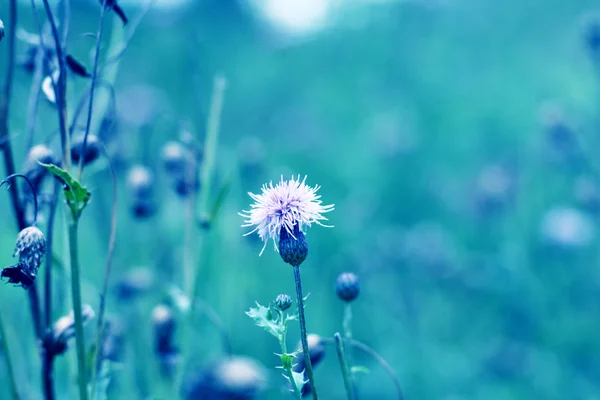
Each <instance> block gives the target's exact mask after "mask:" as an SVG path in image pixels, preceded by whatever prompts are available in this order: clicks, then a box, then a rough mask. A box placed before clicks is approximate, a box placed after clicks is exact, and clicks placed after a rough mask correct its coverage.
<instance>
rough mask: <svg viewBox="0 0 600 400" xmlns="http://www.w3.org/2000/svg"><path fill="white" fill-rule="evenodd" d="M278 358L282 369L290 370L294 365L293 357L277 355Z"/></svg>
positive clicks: (292, 355)
mask: <svg viewBox="0 0 600 400" xmlns="http://www.w3.org/2000/svg"><path fill="white" fill-rule="evenodd" d="M278 355H279V358H281V364H282V365H283V368H284V369H288V368H292V366H293V365H294V357H295V355H294V354H293V353H292V354H278Z"/></svg>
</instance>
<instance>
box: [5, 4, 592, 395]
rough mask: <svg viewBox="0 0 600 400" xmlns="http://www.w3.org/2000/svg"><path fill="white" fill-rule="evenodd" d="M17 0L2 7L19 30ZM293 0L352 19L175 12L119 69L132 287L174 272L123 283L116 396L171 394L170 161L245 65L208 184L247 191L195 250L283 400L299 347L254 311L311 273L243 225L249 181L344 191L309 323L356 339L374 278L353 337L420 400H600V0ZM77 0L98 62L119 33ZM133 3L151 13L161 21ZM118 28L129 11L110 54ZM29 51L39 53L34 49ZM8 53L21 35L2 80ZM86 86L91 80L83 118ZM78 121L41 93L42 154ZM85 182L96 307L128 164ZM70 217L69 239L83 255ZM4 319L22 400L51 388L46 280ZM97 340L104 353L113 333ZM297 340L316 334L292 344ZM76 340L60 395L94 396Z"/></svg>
mask: <svg viewBox="0 0 600 400" xmlns="http://www.w3.org/2000/svg"><path fill="white" fill-rule="evenodd" d="M7 3H8V2H7V1H3V2H2V4H1V6H0V18H2V19H3V20H4V21H5V24H7V21H6V18H7V16H6V15H5V14H6V12H7V11H6V10H7V8H8V4H7ZM270 3H272V2H268V1H265V2H262V4H263V6H264V7H267V5H268V4H270ZM280 3H281V4H280V8H284V9H287V11H288V12H290V13H291V14H292V15H296V13H297V19H300V18H302V17H301V15H303V14H302V12H301V8H302V7H306V8H307V9H308V8H310V7H311V5H312V6H315V7H317V9H318V7H319V4H320V5H321V6H323V4H326V3H327V4H329V7H330V8H329V9H328V10H327V13H325V14H323V15H322V19H321V20H319V21H320V23H321V24H320V25H315V26H308V27H307V26H305V25H302V26H301V27H304V28H306V29H300V28H298V27H297V26H296V28H297V29H294V30H291V29H290V28H289V27H288V28H285V27H284V26H283V25H281V24H282V22H281V21H279V22H276V20H275V19H274V18H275V17H273V18H271V19H270V18H267V17H266V16H265V14H263V12H264V10H265V8H261V7H260V4H261V2H260V1H257V2H255V3H252V4H250V3H246V2H244V1H239V2H238V1H234V0H204V1H190V2H188V3H185V4H182V5H179V6H177V7H164V6H160V7H157V8H155V9H153V10H151V11H150V13H149V14H148V15H147V16H146V17H145V18H144V20H143V22H142V24H141V25H140V27H139V29H138V30H137V31H136V33H135V36H134V37H133V39H132V41H131V43H130V45H129V47H128V49H127V51H126V53H125V55H124V56H123V58H122V61H121V62H120V64H119V67H118V73H117V75H116V81H115V89H116V92H117V103H116V107H117V115H118V117H119V123H118V130H117V133H116V135H117V136H116V137H115V138H113V144H112V146H109V150H110V152H111V156H113V158H114V159H115V160H116V161H117V162H116V164H117V167H118V175H119V192H118V194H119V214H118V218H119V220H118V231H117V247H116V253H115V258H114V269H113V275H112V279H111V282H112V284H111V286H115V284H117V283H118V282H119V280H120V279H122V278H123V277H124V276H126V274H127V272H128V271H131V270H133V269H135V268H138V267H146V268H148V269H149V270H150V271H152V273H153V274H154V284H153V285H152V287H151V289H150V290H148V291H147V292H146V293H145V294H143V295H140V296H137V297H136V298H134V299H129V300H127V301H119V300H118V298H117V297H116V296H115V292H114V291H111V292H110V297H109V298H108V312H109V314H110V316H111V317H113V318H115V319H119V318H121V319H124V320H125V322H126V324H125V325H126V326H127V329H126V331H127V333H126V354H125V359H124V362H123V364H122V365H121V366H120V367H119V368H118V369H117V370H116V371H115V373H114V376H115V380H116V383H115V385H116V386H115V387H114V388H113V389H114V390H112V391H111V392H110V396H109V398H115V399H126V398H127V399H129V398H143V397H144V396H145V395H147V396H149V397H147V398H158V397H153V395H156V393H157V392H158V391H159V390H160V389H157V386H160V385H159V384H158V383H157V382H158V380H157V379H156V370H155V369H156V368H155V364H156V362H155V360H154V357H153V354H152V341H151V333H152V326H151V318H150V314H151V310H152V308H153V307H154V306H155V305H157V304H158V303H159V302H160V301H161V300H162V299H164V297H165V290H166V287H167V284H169V283H170V282H171V281H174V282H180V280H181V266H182V262H183V247H184V230H185V229H184V227H185V222H186V212H185V205H184V204H185V202H184V201H183V200H181V199H180V198H178V197H177V196H176V195H175V194H174V193H173V191H172V190H171V187H170V183H169V180H168V177H167V176H166V174H165V172H164V171H163V170H162V168H161V164H160V154H161V153H160V152H161V147H162V146H163V145H164V143H165V142H167V141H168V140H173V139H176V138H178V137H179V135H180V127H179V126H180V123H183V124H184V125H185V126H187V127H188V128H189V130H190V132H192V133H193V134H194V135H196V137H197V138H198V140H199V141H202V140H203V137H204V133H205V125H206V119H207V115H208V109H209V104H210V94H211V90H212V89H211V88H212V81H213V77H214V76H215V74H222V75H223V76H225V78H226V79H227V90H226V92H225V102H224V108H223V113H222V124H221V129H220V142H219V148H218V155H217V171H216V179H215V186H214V187H212V188H209V190H211V191H212V193H213V194H216V193H217V192H218V191H219V190H220V188H221V187H222V185H224V184H227V183H228V182H229V183H230V190H229V192H228V196H227V198H226V201H225V203H224V205H223V207H222V209H221V212H220V214H219V216H218V218H217V220H216V221H215V222H214V225H213V226H212V228H211V230H210V232H211V234H210V237H209V243H208V246H207V249H208V251H207V252H206V253H205V254H204V255H203V256H202V257H200V256H198V255H196V256H195V262H196V263H197V265H198V273H199V274H200V275H199V276H200V287H199V293H200V297H201V298H202V299H203V300H205V301H206V302H207V303H209V304H210V305H212V307H214V309H215V310H216V311H217V312H218V313H219V315H220V316H221V318H222V319H223V321H224V325H225V327H226V329H227V330H228V332H229V334H230V337H231V341H232V347H233V350H234V353H235V354H240V355H248V356H250V357H253V358H255V359H257V360H259V361H260V362H261V363H262V364H264V365H265V366H266V367H267V368H268V369H269V371H270V374H271V376H270V378H271V379H270V386H269V390H268V391H267V393H266V394H265V397H264V398H265V399H266V398H268V399H279V398H284V395H283V394H282V391H281V385H282V382H283V378H281V377H280V376H279V372H278V371H276V370H275V369H274V368H273V367H274V366H275V365H277V363H278V359H277V357H276V356H274V355H273V352H277V351H278V350H279V349H278V346H277V343H276V341H275V340H274V339H273V338H272V337H271V336H269V335H268V334H267V333H265V332H264V331H262V330H261V329H260V328H258V327H255V326H254V325H253V321H252V320H251V319H250V318H248V317H247V316H246V315H244V312H245V311H247V310H248V308H249V307H251V306H253V305H254V302H255V301H258V302H260V303H261V304H266V303H269V302H270V301H271V300H272V299H274V298H275V296H276V295H277V294H279V293H282V292H285V293H289V294H290V295H293V293H294V286H293V273H292V269H291V268H290V267H289V266H287V265H286V264H284V263H283V262H282V261H281V259H280V257H279V256H278V255H277V253H275V252H273V251H272V247H271V245H270V244H269V245H268V246H267V250H266V251H265V253H264V254H263V255H262V256H261V257H259V256H258V253H259V252H260V249H261V243H259V240H258V238H256V237H254V236H252V237H242V234H243V233H245V232H246V231H245V230H244V229H242V228H241V227H240V225H241V224H242V218H241V217H240V216H239V215H238V214H237V212H238V211H241V210H242V209H247V208H248V206H249V204H250V200H251V199H250V198H249V196H247V194H246V192H248V191H251V192H254V193H256V192H258V191H259V190H260V186H261V185H262V184H263V183H264V182H268V181H270V180H274V181H276V180H279V177H280V176H281V175H284V176H285V177H290V176H291V175H292V174H301V175H307V176H308V179H307V183H308V184H310V185H315V184H319V185H321V186H322V189H321V191H320V194H321V195H322V196H323V201H324V203H325V204H330V203H334V204H335V205H336V209H335V211H334V212H332V213H330V214H329V215H328V216H329V219H330V222H331V224H332V225H334V226H335V227H334V228H332V229H325V228H321V227H316V228H315V227H313V228H312V229H310V230H309V231H308V235H307V240H308V242H309V246H310V255H309V258H308V259H307V261H306V262H305V263H304V264H303V266H302V274H303V280H304V285H305V290H306V291H307V292H310V297H309V299H308V305H307V309H306V312H307V324H308V329H309V331H310V332H313V333H317V334H319V335H322V336H329V337H332V336H333V334H334V333H335V332H337V331H340V330H341V329H342V311H343V304H342V302H341V301H340V300H339V299H338V298H337V297H336V294H335V291H334V283H335V279H336V277H337V275H338V274H340V273H342V272H345V271H351V272H354V273H356V274H357V275H358V276H359V277H360V278H361V285H362V291H361V294H360V297H359V298H358V299H357V300H356V301H355V302H354V303H353V311H354V322H353V330H354V337H355V338H356V339H357V340H360V341H362V342H364V343H366V344H368V345H369V346H371V347H372V348H374V349H375V350H376V351H378V352H379V353H380V354H382V355H383V356H384V357H385V358H386V359H387V360H388V361H389V363H390V364H391V365H392V367H393V368H394V369H395V371H396V372H397V374H398V376H399V379H400V382H401V383H402V385H403V388H404V391H405V395H406V398H407V399H444V400H451V399H452V400H458V399H490V400H496V399H532V398H539V399H585V400H593V399H600V384H599V383H598V382H600V339H598V332H599V331H600V318H599V316H600V296H599V295H598V294H599V291H600V273H599V272H598V271H599V269H598V266H597V265H598V259H599V257H600V246H599V244H600V242H599V241H598V237H597V235H596V230H597V228H598V222H597V216H598V213H599V212H600V182H598V176H599V175H598V174H597V173H596V172H597V171H600V170H597V169H596V168H595V165H596V164H597V161H596V154H595V153H596V149H597V148H598V145H600V136H599V132H600V81H599V80H598V78H599V77H600V75H599V71H600V63H598V64H594V60H593V54H591V51H590V48H589V43H586V29H587V25H586V21H588V18H587V16H589V15H590V14H591V13H593V12H594V11H596V10H595V9H594V7H596V8H598V9H600V7H598V3H597V2H595V1H591V0H590V1H585V0H578V1H571V2H565V1H558V0H531V1H528V2H521V1H504V2H492V1H477V0H437V1H436V0H430V1H425V0H422V1H360V2H358V1H357V2H354V1H338V2H324V1H321V2H319V1H316V0H314V1H307V2H305V3H303V4H304V5H303V6H302V5H300V6H299V5H298V2H292V1H290V2H289V4H286V3H287V1H284V0H281V2H280ZM257 4H258V5H257ZM71 5H72V10H71V12H72V19H71V24H70V31H69V41H68V48H69V51H70V53H71V54H73V55H75V56H76V57H77V58H78V59H79V60H80V61H82V62H83V63H84V64H85V65H88V66H91V65H92V59H91V55H92V54H93V46H94V40H93V39H91V38H90V37H88V36H85V35H84V34H85V33H88V32H95V31H96V29H97V18H98V9H99V7H98V5H97V2H95V1H92V2H84V1H71ZM294 7H300V8H298V9H297V10H298V11H294V10H295V9H294ZM123 8H124V9H125V11H126V12H127V13H128V14H130V16H131V17H132V18H134V16H135V15H136V13H138V12H139V7H137V6H136V5H134V4H130V3H123ZM290 10H292V11H290ZM19 12H20V22H19V26H21V27H22V28H23V29H25V30H27V31H29V32H35V31H36V28H35V25H34V24H33V20H32V14H31V8H30V5H29V2H23V3H22V4H21V6H20V8H19ZM292 20H294V21H296V19H293V18H292ZM307 24H308V23H307ZM112 25H117V26H112ZM118 29H120V21H118V20H117V19H114V16H113V15H112V14H109V18H108V22H107V25H106V30H105V32H108V34H107V37H106V39H105V43H104V47H103V48H107V47H108V43H109V38H108V36H109V35H110V33H111V32H117V31H118ZM598 47H600V46H598ZM25 49H26V45H25V44H24V43H23V42H18V49H17V52H18V53H19V54H23V52H24V51H25ZM6 51H7V50H6V38H5V40H4V41H2V42H0V52H1V54H2V55H1V56H0V72H1V73H2V75H1V76H4V72H5V70H6V57H5V54H6ZM598 51H600V50H598ZM598 60H600V57H599V58H598ZM30 85H31V75H30V74H27V73H26V72H24V71H22V70H20V69H18V70H17V72H16V77H15V87H14V94H13V96H14V97H13V99H12V114H11V120H10V124H11V132H12V135H13V149H14V152H15V155H16V158H17V165H22V161H23V159H24V155H25V153H24V152H25V150H24V147H25V137H24V136H25V135H24V132H25V127H26V119H27V107H26V104H27V98H28V96H29V90H30ZM85 85H86V81H85V80H83V79H81V78H70V81H69V96H70V97H69V98H70V103H69V105H70V107H74V104H76V101H77V100H78V98H79V96H80V93H81V91H82V90H83V88H85ZM70 114H72V112H71V113H70ZM96 117H99V115H97V116H95V122H98V121H99V118H96ZM97 125H98V124H97V123H96V124H95V126H97ZM56 131H57V124H56V115H55V110H54V109H53V108H52V106H50V105H49V104H48V103H46V102H42V104H41V105H40V112H39V120H38V123H37V129H36V136H35V143H38V142H42V141H44V140H46V139H47V138H49V137H52V136H51V135H54V136H55V138H54V139H52V141H51V142H50V143H51V144H52V146H53V148H54V149H55V150H56V151H58V138H57V137H56V136H57V135H56ZM139 163H144V164H146V165H149V166H150V167H151V168H153V169H155V170H156V177H157V186H158V189H157V191H156V195H157V196H156V200H157V205H158V211H157V214H156V215H155V216H154V217H152V218H150V219H149V220H147V221H139V220H136V219H135V218H133V217H132V216H131V213H130V205H131V198H130V197H131V196H130V195H129V193H128V189H127V187H126V185H125V179H126V174H127V168H128V167H130V166H131V165H134V164H139ZM85 183H86V184H87V185H88V187H89V188H90V189H91V190H92V192H93V195H92V198H93V201H92V203H91V204H90V205H89V207H88V209H87V210H86V212H85V214H84V217H83V219H82V221H81V224H80V230H81V234H80V238H81V258H82V265H83V272H82V273H83V282H82V287H83V296H84V298H83V300H84V302H85V303H89V304H91V305H92V306H93V307H94V309H97V305H98V296H99V290H100V288H101V282H102V277H103V273H104V263H105V256H106V248H107V243H108V235H109V218H110V199H111V196H112V189H111V183H110V173H109V170H108V168H107V165H106V163H103V162H98V163H97V164H95V165H94V166H93V167H90V168H89V169H88V172H87V173H86V179H85ZM213 197H214V196H213ZM0 209H2V210H4V213H3V218H2V221H3V222H2V229H1V230H0V237H1V239H2V240H1V241H0V255H2V256H1V257H0V260H2V261H1V262H2V264H3V265H9V264H11V263H12V262H13V260H12V258H11V254H12V251H13V246H14V240H15V238H16V233H17V232H16V228H15V224H14V220H13V215H12V210H11V208H10V204H9V202H8V194H7V193H5V194H4V195H2V196H1V197H0ZM63 211H64V210H62V209H60V212H59V217H58V219H57V224H56V230H55V233H54V234H55V253H56V254H57V255H58V256H59V257H60V258H64V257H63V255H64V254H65V251H66V250H65V246H66V240H65V224H64V222H63V221H64V215H63V214H64V213H63ZM43 226H44V224H42V227H43ZM196 235H197V236H201V235H206V231H204V230H203V229H200V228H198V229H197V230H196ZM196 242H198V243H199V240H196V239H195V243H196ZM56 270H57V273H56V274H55V277H58V280H57V281H56V282H55V287H56V297H57V300H56V302H55V304H56V305H57V309H56V310H55V311H54V314H55V317H56V318H58V317H60V316H61V315H64V314H66V313H67V312H68V310H69V309H70V300H69V298H70V297H69V291H68V282H69V281H68V278H67V275H66V274H67V271H66V270H64V269H63V268H62V267H60V266H57V267H56ZM43 274H44V272H43V269H42V270H41V271H40V274H39V276H40V277H42V276H43ZM0 308H1V310H2V313H3V316H4V319H5V321H6V323H7V324H8V325H9V332H8V336H9V340H10V346H11V350H12V352H13V359H14V363H15V366H16V368H17V376H18V377H19V379H20V382H21V383H22V385H23V387H22V390H24V391H26V392H27V394H28V395H27V396H26V398H32V399H37V398H41V389H40V386H39V368H40V367H39V358H38V356H37V347H36V343H35V341H34V339H33V334H32V327H31V323H30V318H29V315H28V311H29V310H28V303H27V297H26V294H25V291H23V290H22V289H20V288H14V287H12V286H10V285H8V286H2V287H0ZM86 332H88V336H87V337H88V343H91V342H92V338H94V337H95V336H92V335H93V332H94V323H92V324H90V327H88V328H87V330H86ZM297 340H299V335H298V329H297V327H296V326H294V327H293V329H292V331H291V333H290V345H292V344H293V343H296V342H297ZM136 349H137V350H136ZM190 351H191V352H192V353H193V356H192V357H193V359H194V362H196V363H197V364H198V365H205V364H207V363H209V362H211V361H214V360H216V359H218V358H219V357H222V355H223V352H222V350H221V348H220V342H219V336H218V332H217V331H216V330H215V328H214V326H213V325H211V324H210V323H209V322H208V320H207V319H206V318H201V319H199V320H198V321H197V323H196V324H195V328H194V331H193V349H192V350H190ZM73 353H74V349H71V350H70V351H69V353H68V355H67V357H62V358H59V359H58V360H57V364H56V379H57V392H58V398H68V397H69V396H71V397H73V398H74V396H75V393H76V392H75V387H74V386H75V385H74V384H73V382H74V374H75V371H76V370H75V369H74V368H71V369H70V370H69V368H68V360H69V358H73V357H74V354H73ZM354 360H355V362H356V363H357V364H360V365H364V366H366V367H367V368H368V369H369V370H370V373H367V374H364V375H363V374H361V375H359V376H358V378H357V380H358V388H359V395H360V398H361V399H392V398H395V397H394V391H393V385H392V383H391V381H389V379H388V377H387V375H385V373H384V372H383V371H382V370H381V369H380V367H379V366H378V365H377V364H375V363H373V362H372V360H370V359H369V358H366V357H363V355H361V354H360V353H356V354H355V355H354ZM71 361H72V360H71ZM2 374H4V366H3V365H2V366H1V367H0V377H1V376H3V375H2ZM0 379H2V380H4V378H0ZM316 381H317V387H318V388H320V391H321V393H320V394H321V397H322V398H323V399H326V400H327V399H343V398H344V396H345V394H344V389H343V383H342V379H341V373H340V370H339V367H338V363H337V359H336V355H335V351H334V349H333V348H329V349H328V355H327V357H326V359H325V361H324V362H323V363H322V364H320V365H319V366H318V367H317V369H316ZM3 392H4V394H0V397H1V398H8V392H7V391H3Z"/></svg>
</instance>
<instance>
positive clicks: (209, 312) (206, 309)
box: [194, 299, 232, 356]
mask: <svg viewBox="0 0 600 400" xmlns="http://www.w3.org/2000/svg"><path fill="white" fill-rule="evenodd" d="M194 305H195V308H196V310H198V311H202V312H203V313H204V315H206V317H207V318H208V319H209V321H210V322H212V324H213V325H214V326H215V327H216V328H217V329H218V330H219V333H220V334H221V342H222V345H223V351H224V352H225V354H226V355H228V356H230V355H231V354H232V349H231V341H230V340H229V333H228V332H227V329H226V328H225V324H224V323H223V320H222V319H221V317H220V316H219V314H218V313H217V311H216V310H215V309H214V308H212V307H211V305H210V304H208V303H207V302H206V301H204V300H201V299H196V300H195V302H194Z"/></svg>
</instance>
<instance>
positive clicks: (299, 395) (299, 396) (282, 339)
mask: <svg viewBox="0 0 600 400" xmlns="http://www.w3.org/2000/svg"><path fill="white" fill-rule="evenodd" d="M286 333H287V330H286V331H284V332H283V334H282V335H281V337H280V338H279V344H280V345H281V353H282V354H287V344H286ZM284 369H285V372H286V373H287V376H288V379H289V380H290V384H291V385H292V389H293V391H294V396H296V399H298V400H302V393H301V392H300V390H299V389H298V386H297V385H296V381H295V380H294V374H293V373H292V367H291V366H287V367H284Z"/></svg>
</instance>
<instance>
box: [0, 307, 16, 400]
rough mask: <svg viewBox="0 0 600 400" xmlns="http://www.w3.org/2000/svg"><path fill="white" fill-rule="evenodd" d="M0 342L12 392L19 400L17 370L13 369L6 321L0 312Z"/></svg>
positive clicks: (14, 397)
mask: <svg viewBox="0 0 600 400" xmlns="http://www.w3.org/2000/svg"><path fill="white" fill-rule="evenodd" d="M0 342H1V346H2V355H3V356H4V362H5V363H6V372H7V374H8V380H9V384H10V393H11V396H12V399H13V400H19V399H20V398H21V396H19V391H18V390H17V380H16V379H15V371H14V369H13V365H12V361H11V358H10V353H9V350H8V341H7V340H6V329H5V328H4V321H3V320H2V314H0Z"/></svg>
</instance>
